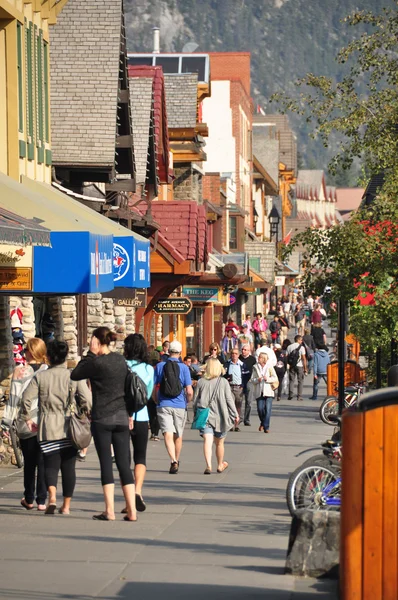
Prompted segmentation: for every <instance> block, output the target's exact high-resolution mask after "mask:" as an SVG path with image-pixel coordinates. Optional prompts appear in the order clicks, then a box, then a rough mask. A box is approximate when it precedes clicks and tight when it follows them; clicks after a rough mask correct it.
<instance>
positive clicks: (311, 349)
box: [303, 327, 316, 373]
mask: <svg viewBox="0 0 398 600" xmlns="http://www.w3.org/2000/svg"><path fill="white" fill-rule="evenodd" d="M303 343H304V347H305V352H306V356H307V362H308V373H311V372H312V367H313V365H314V353H315V350H316V346H315V341H314V338H313V337H312V335H311V329H309V328H308V327H307V328H306V329H305V330H304V336H303Z"/></svg>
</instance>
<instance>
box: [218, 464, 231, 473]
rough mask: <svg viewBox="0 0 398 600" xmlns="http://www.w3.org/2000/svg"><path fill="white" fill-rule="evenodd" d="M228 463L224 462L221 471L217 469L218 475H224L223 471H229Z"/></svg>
mask: <svg viewBox="0 0 398 600" xmlns="http://www.w3.org/2000/svg"><path fill="white" fill-rule="evenodd" d="M228 466H229V465H228V463H227V461H224V462H223V464H222V468H221V469H217V473H222V472H223V471H225V469H228Z"/></svg>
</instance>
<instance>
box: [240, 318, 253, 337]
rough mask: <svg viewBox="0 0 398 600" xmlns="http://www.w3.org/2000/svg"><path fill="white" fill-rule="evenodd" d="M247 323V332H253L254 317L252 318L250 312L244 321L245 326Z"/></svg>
mask: <svg viewBox="0 0 398 600" xmlns="http://www.w3.org/2000/svg"><path fill="white" fill-rule="evenodd" d="M245 325H246V327H247V332H248V333H250V334H251V332H252V318H251V316H250V315H249V314H247V315H246V317H245V319H244V321H243V323H242V326H243V327H244V326H245Z"/></svg>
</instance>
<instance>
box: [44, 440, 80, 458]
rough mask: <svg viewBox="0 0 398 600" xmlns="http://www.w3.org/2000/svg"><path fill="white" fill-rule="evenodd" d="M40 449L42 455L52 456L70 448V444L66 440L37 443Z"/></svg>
mask: <svg viewBox="0 0 398 600" xmlns="http://www.w3.org/2000/svg"><path fill="white" fill-rule="evenodd" d="M39 444H40V449H41V451H42V452H43V454H52V453H53V452H59V451H60V450H63V449H64V448H71V447H72V442H71V441H70V440H68V439H66V438H65V439H63V440H51V441H46V442H39Z"/></svg>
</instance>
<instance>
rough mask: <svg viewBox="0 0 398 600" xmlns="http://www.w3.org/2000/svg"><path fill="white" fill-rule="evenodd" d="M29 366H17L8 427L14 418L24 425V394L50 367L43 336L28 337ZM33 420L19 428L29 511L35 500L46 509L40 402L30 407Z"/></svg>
mask: <svg viewBox="0 0 398 600" xmlns="http://www.w3.org/2000/svg"><path fill="white" fill-rule="evenodd" d="M25 358H26V361H27V364H26V365H17V366H16V367H15V369H14V372H13V374H12V379H11V387H10V395H9V398H8V402H7V404H6V405H5V409H4V415H3V419H2V425H3V426H4V427H5V428H6V429H9V428H11V427H12V426H13V423H14V421H15V420H17V424H21V425H22V424H23V421H22V420H21V419H19V418H18V414H19V412H20V409H21V402H22V396H23V393H24V391H25V390H26V388H27V387H28V385H29V383H30V382H31V380H32V378H33V377H34V376H35V373H40V372H41V371H45V370H46V369H47V368H48V366H47V365H48V358H47V348H46V344H45V343H44V342H43V340H41V339H40V338H31V339H30V340H28V342H27V344H26V349H25ZM31 411H32V421H33V423H34V425H35V426H34V427H32V431H31V430H30V429H29V428H28V427H26V430H25V428H23V427H21V429H19V427H17V433H18V435H19V442H20V445H21V450H22V454H23V458H24V465H23V479H24V490H25V491H24V495H23V498H22V500H21V505H22V506H23V507H24V508H26V510H33V508H34V505H33V502H34V500H35V494H36V503H37V510H39V511H45V510H46V498H47V487H46V481H45V477H44V460H43V454H42V452H41V450H40V445H39V443H38V441H37V416H38V402H37V398H36V401H35V402H34V403H33V402H32V406H31Z"/></svg>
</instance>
